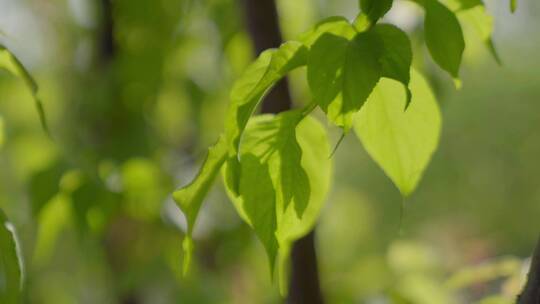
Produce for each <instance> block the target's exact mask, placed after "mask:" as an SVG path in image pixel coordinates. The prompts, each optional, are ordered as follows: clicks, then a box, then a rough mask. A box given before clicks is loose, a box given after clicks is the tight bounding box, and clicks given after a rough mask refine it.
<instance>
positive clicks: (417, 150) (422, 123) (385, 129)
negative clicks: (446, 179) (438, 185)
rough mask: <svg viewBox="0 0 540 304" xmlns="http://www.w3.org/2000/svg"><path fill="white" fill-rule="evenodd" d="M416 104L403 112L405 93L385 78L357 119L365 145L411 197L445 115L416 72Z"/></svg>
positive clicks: (397, 184) (358, 131)
mask: <svg viewBox="0 0 540 304" xmlns="http://www.w3.org/2000/svg"><path fill="white" fill-rule="evenodd" d="M411 76H412V77H411V83H410V85H409V87H410V89H411V91H412V96H413V97H412V99H413V100H412V103H411V105H410V107H409V109H408V110H407V111H405V112H404V111H402V109H403V106H404V104H403V102H404V101H403V100H404V97H405V90H403V87H402V86H400V84H399V83H398V82H396V81H394V80H390V79H382V80H381V81H380V82H379V84H378V85H377V87H376V88H375V90H374V92H373V94H372V95H371V96H370V98H369V100H368V102H367V103H366V105H365V106H364V107H363V108H362V110H361V111H360V113H359V114H358V115H357V117H356V120H355V131H356V133H357V135H358V136H359V138H360V140H361V141H362V144H363V145H364V147H365V149H366V150H367V152H368V153H369V155H370V156H371V157H372V158H373V159H374V160H375V162H376V163H377V164H378V165H379V166H381V168H382V169H383V170H384V172H385V173H386V175H388V177H390V179H391V180H392V181H393V182H394V184H395V185H396V186H397V187H398V188H399V190H400V192H401V193H402V195H404V196H407V195H409V194H411V193H412V192H413V191H414V189H415V188H416V185H417V184H418V181H419V180H420V178H421V176H422V173H423V171H424V169H425V168H426V166H427V164H428V162H429V160H430V159H431V156H432V154H433V152H434V151H435V149H436V148H437V144H438V142H439V133H440V129H441V115H440V112H439V107H438V105H437V102H436V100H435V97H434V96H433V93H432V92H431V89H430V88H429V86H428V84H427V82H426V81H425V80H424V78H423V77H422V76H421V75H420V73H418V72H415V71H412V73H411Z"/></svg>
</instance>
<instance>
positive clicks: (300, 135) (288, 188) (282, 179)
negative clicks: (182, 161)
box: [223, 111, 331, 292]
mask: <svg viewBox="0 0 540 304" xmlns="http://www.w3.org/2000/svg"><path fill="white" fill-rule="evenodd" d="M297 124H298V125H297ZM295 126H296V127H295ZM328 153H329V146H328V139H327V137H326V132H325V129H324V128H323V127H322V126H321V124H320V123H319V122H318V121H317V120H315V119H313V118H311V117H309V116H308V117H305V118H304V117H303V115H302V113H301V112H299V111H289V112H284V113H282V114H279V115H277V116H273V115H262V116H257V117H254V118H253V119H251V120H250V122H249V124H248V126H247V128H246V132H245V135H244V138H243V140H242V146H241V149H240V162H235V161H234V158H233V159H232V160H233V161H232V162H230V161H227V162H226V164H225V167H224V169H223V177H224V181H225V185H226V189H227V193H228V195H229V196H230V198H231V200H232V201H233V204H234V206H235V208H236V209H237V211H238V213H239V214H240V216H241V217H242V219H243V220H244V221H246V223H248V224H249V225H250V226H251V227H252V228H253V230H254V231H255V233H256V235H257V237H258V238H259V239H260V240H261V242H262V243H263V245H264V247H265V249H266V252H267V254H268V258H269V262H270V266H271V269H273V267H274V265H275V261H276V258H278V260H279V263H278V274H279V278H280V286H281V290H282V292H285V288H286V284H285V280H286V271H285V268H284V267H285V266H286V265H287V263H286V261H287V259H288V256H289V250H290V247H291V244H292V242H293V241H295V240H297V239H299V238H300V237H302V236H304V235H305V234H306V233H308V232H309V231H310V230H311V229H312V227H313V225H314V224H315V222H316V220H317V218H318V215H319V212H320V209H321V206H322V203H323V202H324V200H325V197H326V194H327V192H328V189H329V184H330V176H331V163H330V160H329V159H328ZM229 160H231V159H229ZM231 170H235V171H239V174H238V175H235V174H231V173H230V171H231ZM231 176H238V178H239V180H238V181H234V180H233V179H231ZM235 183H238V191H236V190H235V189H234V188H235V187H236V186H235V185H234V184H235Z"/></svg>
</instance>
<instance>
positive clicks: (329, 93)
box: [307, 31, 382, 131]
mask: <svg viewBox="0 0 540 304" xmlns="http://www.w3.org/2000/svg"><path fill="white" fill-rule="evenodd" d="M381 52H382V44H381V41H380V39H378V37H377V36H376V35H375V34H374V32H373V31H368V32H362V33H359V34H357V35H356V36H355V37H354V38H353V39H352V40H350V41H349V40H347V39H346V38H344V37H341V36H337V35H334V34H330V33H325V34H323V35H321V36H320V37H319V39H317V41H316V42H315V43H314V44H313V46H312V47H311V50H310V52H309V56H308V68H307V73H308V83H309V86H310V88H311V91H312V94H313V98H314V99H315V102H316V103H317V104H318V105H319V106H320V107H321V109H322V110H323V111H325V112H326V113H327V115H328V118H329V119H330V120H331V121H332V122H333V123H335V124H336V125H338V126H340V127H343V128H344V130H345V131H348V130H349V129H350V127H351V126H352V117H353V115H354V113H356V112H357V111H358V110H359V109H360V108H361V107H362V105H363V104H364V102H365V101H366V99H367V97H368V96H369V94H370V93H371V91H372V90H373V88H374V87H375V85H376V84H377V81H379V79H380V77H381V74H382V65H381V62H380V60H379V59H380V56H381Z"/></svg>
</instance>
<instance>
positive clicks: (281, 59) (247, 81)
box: [225, 41, 307, 154]
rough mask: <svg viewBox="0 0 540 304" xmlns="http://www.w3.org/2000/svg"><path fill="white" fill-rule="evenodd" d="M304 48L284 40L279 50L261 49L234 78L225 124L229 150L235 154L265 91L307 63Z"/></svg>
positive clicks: (301, 45)
mask: <svg viewBox="0 0 540 304" xmlns="http://www.w3.org/2000/svg"><path fill="white" fill-rule="evenodd" d="M306 60H307V48H306V47H305V46H304V45H303V44H301V43H300V42H295V41H291V42H286V43H284V44H282V45H281V46H280V47H279V49H277V50H276V49H272V50H268V51H265V52H263V53H262V54H261V55H260V56H259V58H258V59H257V60H256V61H255V62H254V63H253V64H251V65H250V66H249V67H248V68H247V70H246V71H245V72H244V74H243V75H242V76H241V77H240V78H239V79H238V80H237V81H236V83H235V84H234V87H233V88H232V90H231V104H230V106H229V112H228V115H227V121H226V125H225V134H226V139H227V141H228V142H229V144H230V145H231V147H230V148H231V153H233V154H236V153H238V145H239V143H240V138H241V136H242V132H243V131H244V128H245V126H246V124H247V122H248V120H249V118H250V117H251V115H252V114H253V111H255V108H256V107H257V105H258V104H259V102H260V101H261V100H262V99H263V97H264V96H265V95H266V93H268V92H269V90H270V89H271V88H272V86H274V85H275V84H276V83H277V82H278V81H279V80H280V79H281V78H283V77H284V76H285V75H286V74H287V73H288V72H290V71H291V70H293V69H295V68H297V67H300V66H302V65H305V64H306Z"/></svg>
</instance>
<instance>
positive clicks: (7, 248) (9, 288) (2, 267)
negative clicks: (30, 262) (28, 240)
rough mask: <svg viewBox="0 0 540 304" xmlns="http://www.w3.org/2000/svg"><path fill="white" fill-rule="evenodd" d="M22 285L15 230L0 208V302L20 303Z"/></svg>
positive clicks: (20, 257)
mask: <svg viewBox="0 0 540 304" xmlns="http://www.w3.org/2000/svg"><path fill="white" fill-rule="evenodd" d="M22 285H23V264H22V256H21V252H20V250H19V246H18V242H17V237H16V235H15V230H14V227H13V224H11V223H10V222H9V221H8V219H7V217H6V215H5V214H4V212H3V211H2V210H1V209H0V303H6V304H17V303H20V300H21V290H22Z"/></svg>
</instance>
